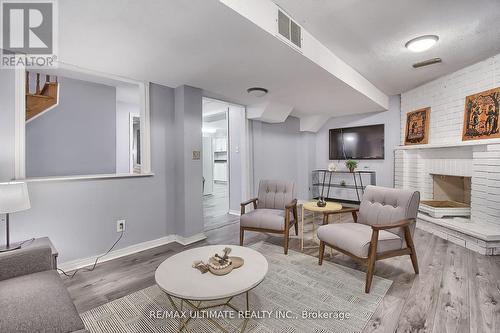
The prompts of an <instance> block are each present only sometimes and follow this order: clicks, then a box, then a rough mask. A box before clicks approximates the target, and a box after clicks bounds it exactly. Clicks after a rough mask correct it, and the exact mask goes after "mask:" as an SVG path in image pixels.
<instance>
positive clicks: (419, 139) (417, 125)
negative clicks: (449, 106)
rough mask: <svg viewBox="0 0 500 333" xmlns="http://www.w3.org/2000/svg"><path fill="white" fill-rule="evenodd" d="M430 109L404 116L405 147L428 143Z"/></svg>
mask: <svg viewBox="0 0 500 333" xmlns="http://www.w3.org/2000/svg"><path fill="white" fill-rule="evenodd" d="M430 117H431V108H423V109H419V110H416V111H412V112H408V113H407V114H406V135H405V145H420V144H426V143H428V142H429V124H430Z"/></svg>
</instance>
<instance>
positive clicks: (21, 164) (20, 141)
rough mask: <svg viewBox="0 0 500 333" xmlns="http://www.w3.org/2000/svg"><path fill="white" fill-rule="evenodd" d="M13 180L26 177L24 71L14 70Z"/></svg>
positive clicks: (22, 68) (20, 68) (21, 69)
mask: <svg viewBox="0 0 500 333" xmlns="http://www.w3.org/2000/svg"><path fill="white" fill-rule="evenodd" d="M14 82H15V85H16V86H15V88H14V91H15V101H14V103H15V104H14V105H15V125H14V126H15V129H14V131H15V161H14V163H15V165H14V170H15V174H14V176H15V178H16V179H24V178H25V177H26V157H25V156H26V140H25V137H26V134H25V133H26V71H25V69H24V67H18V68H16V69H15V81H14Z"/></svg>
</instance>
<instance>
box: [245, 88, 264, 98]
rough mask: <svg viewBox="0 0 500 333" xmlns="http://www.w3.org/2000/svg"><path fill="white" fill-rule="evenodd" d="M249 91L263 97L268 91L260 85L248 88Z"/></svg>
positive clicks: (255, 95) (253, 94)
mask: <svg viewBox="0 0 500 333" xmlns="http://www.w3.org/2000/svg"><path fill="white" fill-rule="evenodd" d="M247 93H249V94H250V95H252V96H254V97H262V96H264V95H266V94H267V93H268V91H267V89H265V88H260V87H253V88H248V89H247Z"/></svg>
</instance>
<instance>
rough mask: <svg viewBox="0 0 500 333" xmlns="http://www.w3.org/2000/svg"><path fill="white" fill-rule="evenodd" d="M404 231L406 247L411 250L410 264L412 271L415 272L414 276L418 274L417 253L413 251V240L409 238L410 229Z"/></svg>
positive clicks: (406, 228)
mask: <svg viewBox="0 0 500 333" xmlns="http://www.w3.org/2000/svg"><path fill="white" fill-rule="evenodd" d="M404 231H405V240H406V246H408V247H409V248H410V250H411V253H410V258H411V264H412V265H413V270H414V271H415V274H418V260H417V252H416V251H415V244H413V238H412V237H411V233H410V228H409V227H405V228H404Z"/></svg>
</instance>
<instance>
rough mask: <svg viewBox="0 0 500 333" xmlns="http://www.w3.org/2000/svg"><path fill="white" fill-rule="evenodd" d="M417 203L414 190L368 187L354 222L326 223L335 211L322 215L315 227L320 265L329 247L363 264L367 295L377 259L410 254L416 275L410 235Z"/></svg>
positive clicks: (418, 198) (415, 216) (413, 247)
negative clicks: (320, 221) (365, 268)
mask: <svg viewBox="0 0 500 333" xmlns="http://www.w3.org/2000/svg"><path fill="white" fill-rule="evenodd" d="M419 203H420V193H419V192H416V191H407V190H399V189H392V188H385V187H377V186H367V187H366V190H365V194H364V195H363V199H362V200H361V204H360V207H359V211H358V214H356V211H357V209H355V210H353V216H354V223H338V224H327V223H328V222H327V221H328V215H329V214H333V213H334V212H325V215H324V219H323V221H324V222H323V224H324V225H322V226H321V227H319V228H318V238H319V240H320V249H319V264H320V265H321V264H322V263H323V255H324V252H325V245H328V246H330V247H332V248H333V249H335V250H337V251H339V252H341V253H344V254H346V255H349V256H350V257H352V258H353V259H355V260H357V261H359V262H361V263H362V264H364V265H366V266H367V271H366V285H365V292H366V293H369V292H370V286H371V283H372V279H373V272H374V270H375V261H377V260H381V259H386V258H391V257H396V256H402V255H409V256H410V257H411V262H412V264H413V269H414V270H415V274H418V262H417V254H416V252H415V246H414V244H413V238H412V236H413V232H414V230H415V221H416V218H417V212H418V206H419Z"/></svg>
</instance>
